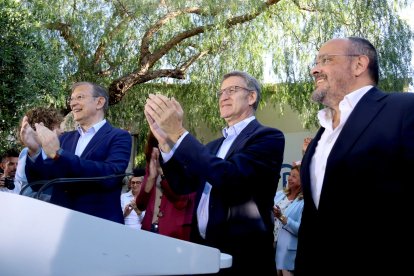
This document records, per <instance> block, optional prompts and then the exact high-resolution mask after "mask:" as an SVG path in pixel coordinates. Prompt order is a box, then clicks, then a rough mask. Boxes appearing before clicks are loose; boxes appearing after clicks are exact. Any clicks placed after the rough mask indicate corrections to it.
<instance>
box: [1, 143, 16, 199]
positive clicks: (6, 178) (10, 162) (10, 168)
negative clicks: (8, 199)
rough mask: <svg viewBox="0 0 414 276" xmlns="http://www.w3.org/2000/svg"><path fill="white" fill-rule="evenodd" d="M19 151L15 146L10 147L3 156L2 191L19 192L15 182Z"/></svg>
mask: <svg viewBox="0 0 414 276" xmlns="http://www.w3.org/2000/svg"><path fill="white" fill-rule="evenodd" d="M18 160H19V152H18V151H17V149H15V148H11V149H8V150H7V151H6V152H5V153H4V154H3V155H2V157H1V163H0V167H1V169H2V170H3V172H2V173H1V175H0V192H7V193H18V191H17V190H16V188H17V187H16V186H15V184H14V177H15V174H16V168H17V163H18Z"/></svg>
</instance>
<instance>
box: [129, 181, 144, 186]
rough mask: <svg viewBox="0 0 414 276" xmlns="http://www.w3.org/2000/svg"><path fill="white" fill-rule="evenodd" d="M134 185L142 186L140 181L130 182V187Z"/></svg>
mask: <svg viewBox="0 0 414 276" xmlns="http://www.w3.org/2000/svg"><path fill="white" fill-rule="evenodd" d="M134 184H142V181H131V185H134Z"/></svg>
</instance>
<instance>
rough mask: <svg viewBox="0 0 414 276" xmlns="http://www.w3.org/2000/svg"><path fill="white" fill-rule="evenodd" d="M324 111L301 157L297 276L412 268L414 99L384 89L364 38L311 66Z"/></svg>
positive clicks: (329, 49)
mask: <svg viewBox="0 0 414 276" xmlns="http://www.w3.org/2000/svg"><path fill="white" fill-rule="evenodd" d="M311 73H312V75H313V76H314V78H315V90H314V92H313V94H312V99H313V100H315V101H317V102H319V103H322V104H323V105H325V106H326V108H325V109H323V110H321V111H320V112H319V114H318V118H319V121H320V124H321V128H320V129H319V131H318V132H317V134H316V136H315V137H314V139H313V140H312V142H311V144H310V145H309V147H308V148H307V151H306V153H305V155H304V157H303V159H302V170H301V179H302V185H303V192H304V200H305V201H304V202H305V205H304V210H303V215H302V222H301V225H300V229H299V241H298V252H297V256H296V267H295V268H296V271H295V276H301V275H404V274H406V273H405V272H404V273H403V271H411V270H412V268H411V263H410V262H409V261H407V260H406V258H407V257H406V255H405V254H406V253H405V252H406V250H407V249H406V248H404V247H409V246H410V245H411V244H412V236H413V227H412V226H410V225H412V223H404V222H407V219H409V218H410V217H412V211H413V209H414V208H413V204H412V197H413V193H412V191H413V180H412V179H413V175H412V170H413V168H414V112H413V111H414V94H411V93H389V94H387V93H383V92H381V91H380V90H378V89H377V88H376V87H375V86H376V85H377V83H378V78H379V69H378V57H377V52H376V50H375V48H374V46H373V45H372V44H371V43H370V42H369V41H367V40H366V39H363V38H358V37H348V38H342V39H332V40H330V41H328V42H326V43H325V44H323V45H322V47H321V48H320V50H319V53H318V56H317V58H316V64H315V66H314V67H313V68H312V71H311Z"/></svg>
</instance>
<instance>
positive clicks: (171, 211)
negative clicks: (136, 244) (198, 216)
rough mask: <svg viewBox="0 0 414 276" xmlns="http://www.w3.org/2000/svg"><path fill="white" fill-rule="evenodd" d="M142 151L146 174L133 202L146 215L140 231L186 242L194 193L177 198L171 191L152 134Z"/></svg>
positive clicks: (150, 133) (177, 195)
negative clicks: (145, 163) (145, 162)
mask: <svg viewBox="0 0 414 276" xmlns="http://www.w3.org/2000/svg"><path fill="white" fill-rule="evenodd" d="M144 152H145V157H146V161H147V167H146V175H145V178H144V183H143V185H142V188H141V192H140V194H139V195H138V197H137V201H136V204H137V206H138V209H140V210H142V211H145V212H146V214H145V217H144V220H143V222H142V229H144V230H147V231H151V232H154V233H159V234H161V235H166V236H169V237H172V238H176V239H181V240H186V241H189V240H190V231H191V222H192V218H193V211H194V206H195V196H196V193H195V192H192V193H189V194H186V195H179V194H176V193H175V192H174V191H173V190H172V189H171V187H170V186H169V184H168V181H167V179H166V178H165V177H164V174H163V172H162V168H161V166H160V162H159V159H158V158H159V154H160V152H159V150H158V141H157V139H156V138H155V137H154V135H153V134H152V132H151V131H150V132H149V133H148V137H147V143H146V144H145V150H144Z"/></svg>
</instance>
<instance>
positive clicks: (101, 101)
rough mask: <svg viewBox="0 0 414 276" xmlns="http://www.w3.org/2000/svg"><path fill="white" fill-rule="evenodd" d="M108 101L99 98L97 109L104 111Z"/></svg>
mask: <svg viewBox="0 0 414 276" xmlns="http://www.w3.org/2000/svg"><path fill="white" fill-rule="evenodd" d="M105 102H106V99H105V97H98V106H97V109H103V107H104V106H105Z"/></svg>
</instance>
